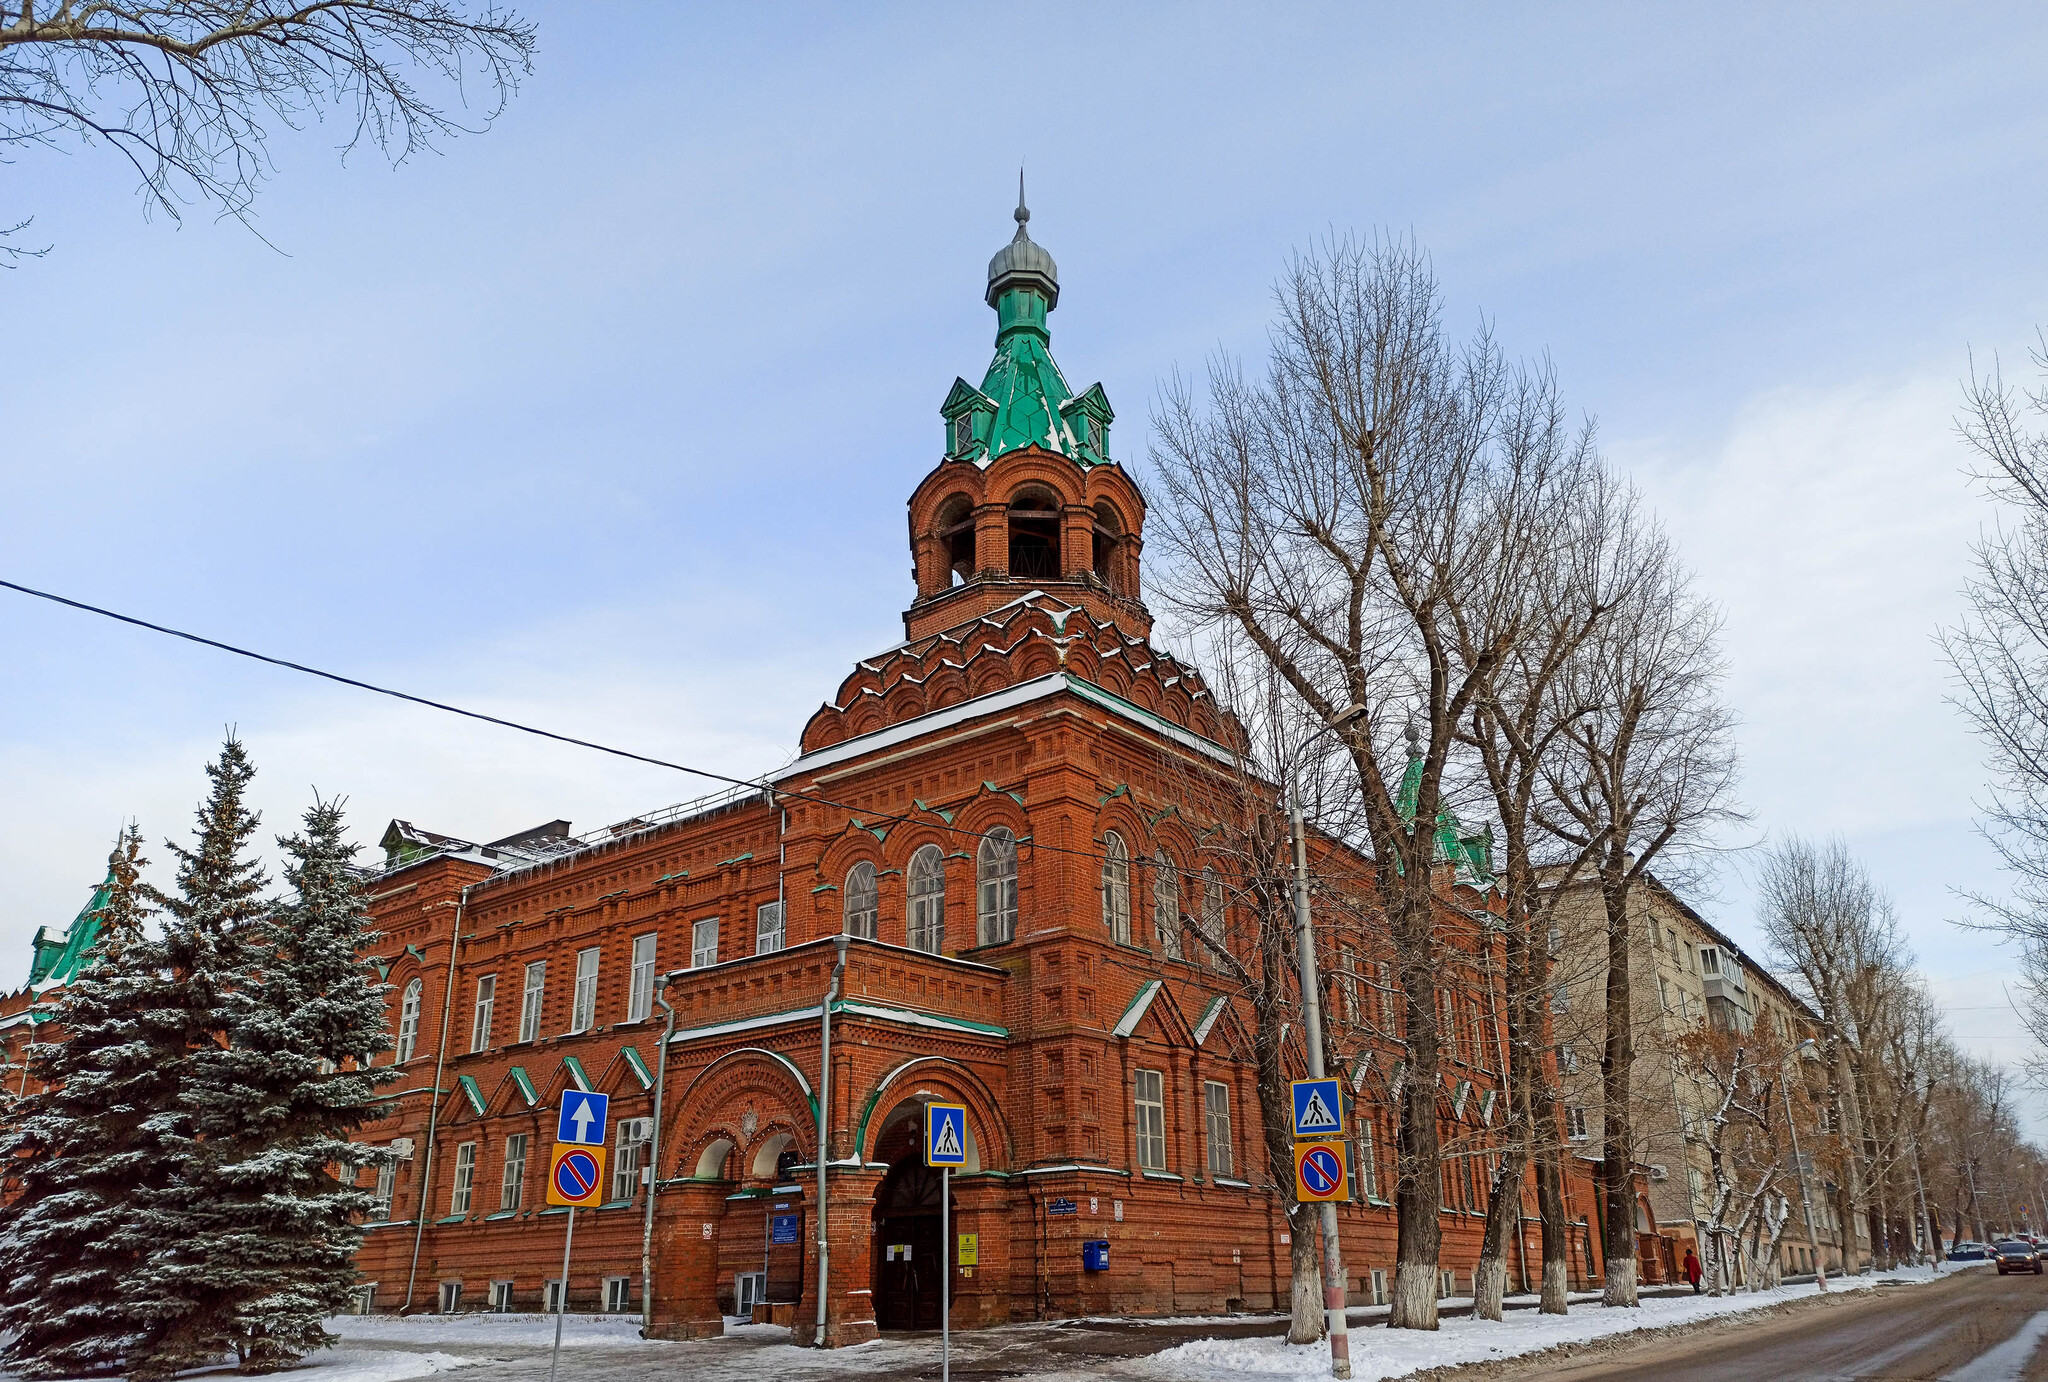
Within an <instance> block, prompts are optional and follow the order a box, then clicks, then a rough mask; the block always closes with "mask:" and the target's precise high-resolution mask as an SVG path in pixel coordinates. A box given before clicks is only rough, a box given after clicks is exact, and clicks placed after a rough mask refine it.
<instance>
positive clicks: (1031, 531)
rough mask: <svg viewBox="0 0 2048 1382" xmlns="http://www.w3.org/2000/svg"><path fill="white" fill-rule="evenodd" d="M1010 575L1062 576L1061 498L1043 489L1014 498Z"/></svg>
mask: <svg viewBox="0 0 2048 1382" xmlns="http://www.w3.org/2000/svg"><path fill="white" fill-rule="evenodd" d="M1010 575H1011V577H1012V578H1013V579H1023V580H1033V581H1056V580H1058V579H1059V578H1060V510H1059V501H1057V500H1056V499H1054V498H1053V497H1052V496H1051V495H1050V494H1047V493H1045V492H1044V491H1042V490H1039V491H1030V492H1027V493H1024V494H1020V495H1018V496H1017V497H1016V498H1015V499H1012V500H1011V501H1010Z"/></svg>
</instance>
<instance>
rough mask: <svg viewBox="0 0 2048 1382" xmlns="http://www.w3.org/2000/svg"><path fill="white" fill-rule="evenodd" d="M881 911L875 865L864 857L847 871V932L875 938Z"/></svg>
mask: <svg viewBox="0 0 2048 1382" xmlns="http://www.w3.org/2000/svg"><path fill="white" fill-rule="evenodd" d="M880 912H881V907H880V905H879V901H878V899H877V897H876V889H875V866H874V865H873V864H870V863H868V862H867V861H866V860H865V859H863V860H862V861H861V862H860V863H858V864H855V865H854V866H853V867H852V868H850V869H848V870H847V871H846V934H847V935H849V936H860V937H863V938H864V939H867V940H873V939H874V938H875V922H876V921H877V920H878V919H879V916H880Z"/></svg>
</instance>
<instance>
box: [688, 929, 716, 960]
mask: <svg viewBox="0 0 2048 1382" xmlns="http://www.w3.org/2000/svg"><path fill="white" fill-rule="evenodd" d="M717 963H718V918H717V917H705V918H704V919H703V920H702V921H699V922H697V923H695V924H694V925H692V926H691V927H690V968H692V969H707V968H709V967H710V966H712V965H715V964H717Z"/></svg>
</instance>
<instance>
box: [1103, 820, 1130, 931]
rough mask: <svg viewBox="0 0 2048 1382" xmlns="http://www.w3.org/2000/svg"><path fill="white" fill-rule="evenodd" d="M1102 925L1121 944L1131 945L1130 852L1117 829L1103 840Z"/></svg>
mask: <svg viewBox="0 0 2048 1382" xmlns="http://www.w3.org/2000/svg"><path fill="white" fill-rule="evenodd" d="M1102 924H1103V925H1104V926H1106V927H1108V928H1109V938H1110V939H1111V940H1113V941H1115V942H1116V943H1117V944H1118V945H1129V944H1130V943H1131V851H1130V849H1129V848H1128V847H1127V846H1126V845H1125V844H1124V837H1123V836H1121V835H1119V834H1117V833H1116V832H1115V831H1114V830H1112V831H1110V832H1109V833H1108V834H1107V835H1105V836H1103V837H1102Z"/></svg>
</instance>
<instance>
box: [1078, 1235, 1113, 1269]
mask: <svg viewBox="0 0 2048 1382" xmlns="http://www.w3.org/2000/svg"><path fill="white" fill-rule="evenodd" d="M1081 1265H1082V1266H1083V1267H1085V1268H1087V1269H1088V1270H1089V1271H1091V1272H1106V1271H1108V1270H1109V1240H1108V1239H1107V1238H1091V1239H1089V1240H1088V1241H1087V1242H1085V1243H1083V1244H1082V1245H1081Z"/></svg>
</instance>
